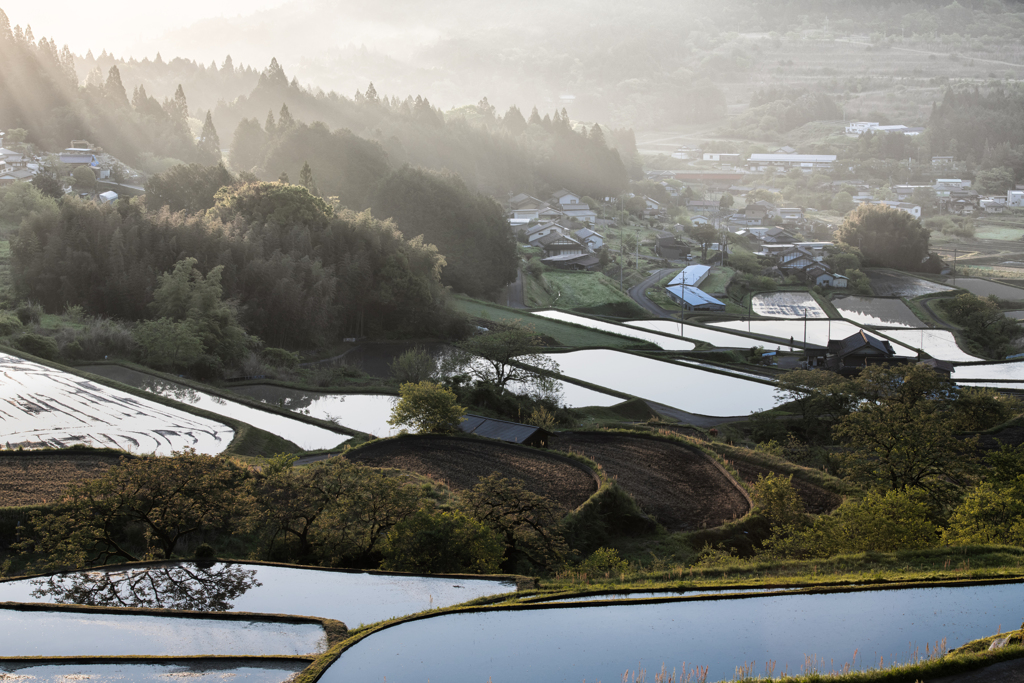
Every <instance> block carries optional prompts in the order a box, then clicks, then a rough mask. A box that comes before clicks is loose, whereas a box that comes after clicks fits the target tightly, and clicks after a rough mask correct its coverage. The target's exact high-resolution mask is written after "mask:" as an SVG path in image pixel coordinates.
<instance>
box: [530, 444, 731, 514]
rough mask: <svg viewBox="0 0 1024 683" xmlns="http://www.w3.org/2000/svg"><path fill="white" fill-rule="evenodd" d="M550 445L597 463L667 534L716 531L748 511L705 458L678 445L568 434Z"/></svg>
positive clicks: (716, 469)
mask: <svg viewBox="0 0 1024 683" xmlns="http://www.w3.org/2000/svg"><path fill="white" fill-rule="evenodd" d="M549 445H550V446H551V447H552V448H556V449H558V450H560V451H569V450H573V451H575V452H577V453H581V454H582V455H585V456H586V457H588V458H590V459H591V460H595V461H596V462H598V463H600V464H601V466H602V467H603V468H604V470H605V472H607V474H608V476H610V477H612V478H613V479H615V480H617V481H618V483H619V485H620V486H622V488H623V489H625V490H626V491H628V492H629V493H631V494H633V497H634V498H635V499H636V501H637V503H639V504H640V507H641V509H643V511H644V512H646V513H647V514H649V515H651V516H653V517H654V518H655V519H657V520H658V522H660V523H661V524H662V525H663V526H664V527H665V528H666V529H668V530H670V531H690V530H694V529H701V528H705V527H715V526H718V525H720V524H723V523H724V522H728V521H730V520H732V519H735V518H737V517H742V516H743V515H745V514H746V513H747V511H748V510H749V509H750V506H749V504H748V503H747V500H746V498H744V496H743V494H742V493H740V491H739V490H738V489H737V488H736V485H735V484H733V483H732V482H731V481H730V480H729V478H728V477H726V475H724V474H723V473H722V471H721V470H719V469H718V468H717V467H716V466H715V464H714V463H712V462H711V460H709V459H708V458H707V456H705V455H703V454H702V453H700V452H698V451H696V450H693V449H691V448H687V447H686V446H683V445H680V444H674V443H669V442H667V441H659V440H656V439H645V438H643V437H639V436H626V435H622V434H589V433H579V434H577V433H571V432H570V433H563V434H559V435H558V436H554V437H552V438H551V440H550V441H549Z"/></svg>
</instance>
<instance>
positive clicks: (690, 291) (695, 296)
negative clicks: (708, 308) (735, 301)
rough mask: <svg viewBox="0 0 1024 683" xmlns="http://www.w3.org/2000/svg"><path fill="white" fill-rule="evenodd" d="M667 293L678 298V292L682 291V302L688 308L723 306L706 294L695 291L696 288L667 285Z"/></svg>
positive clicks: (698, 290)
mask: <svg viewBox="0 0 1024 683" xmlns="http://www.w3.org/2000/svg"><path fill="white" fill-rule="evenodd" d="M665 289H667V290H668V291H670V292H672V293H673V294H675V295H676V296H677V297H678V296H679V290H680V289H682V290H683V294H682V296H683V301H685V302H686V303H687V304H688V305H690V306H704V305H707V304H713V305H716V306H725V304H723V303H722V302H721V301H719V300H718V299H716V298H715V297H713V296H711V295H710V294H708V293H707V292H705V291H703V290H700V289H697V288H696V287H682V286H681V285H669V286H668V287H666V288H665Z"/></svg>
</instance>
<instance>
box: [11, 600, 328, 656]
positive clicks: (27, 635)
mask: <svg viewBox="0 0 1024 683" xmlns="http://www.w3.org/2000/svg"><path fill="white" fill-rule="evenodd" d="M58 634H59V635H58ZM55 636H57V637H55ZM326 645H327V642H326V638H325V635H324V629H323V627H322V626H321V625H320V624H286V623H275V622H257V621H244V620H239V621H227V620H222V619H204V618H189V619H182V618H174V617H164V616H159V617H157V616H149V615H140V614H97V613H82V612H19V611H16V610H13V609H4V608H2V607H0V657H74V656H87V657H88V656H93V657H95V656H107V657H112V656H123V655H152V656H157V655H165V656H178V657H188V656H196V655H249V656H260V655H302V654H314V653H318V652H323V650H324V649H325V647H326Z"/></svg>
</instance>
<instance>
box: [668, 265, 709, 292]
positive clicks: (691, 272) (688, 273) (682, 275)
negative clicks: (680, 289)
mask: <svg viewBox="0 0 1024 683" xmlns="http://www.w3.org/2000/svg"><path fill="white" fill-rule="evenodd" d="M710 271H711V266H686V267H685V268H683V269H682V270H681V271H679V274H678V275H676V276H675V277H674V278H672V279H671V280H670V281H669V283H668V284H669V286H671V285H678V284H684V285H686V286H687V287H694V286H696V285H698V284H700V282H701V280H703V279H704V277H705V276H707V274H708V272H710Z"/></svg>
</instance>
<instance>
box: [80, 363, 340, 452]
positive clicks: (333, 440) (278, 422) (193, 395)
mask: <svg viewBox="0 0 1024 683" xmlns="http://www.w3.org/2000/svg"><path fill="white" fill-rule="evenodd" d="M78 369H79V370H81V371H83V372H91V373H93V374H94V375H99V376H100V377H106V378H107V379H113V380H116V381H118V382H121V383H122V384H127V385H128V386H132V387H135V388H137V389H142V390H144V391H148V392H150V393H153V394H156V395H158V396H163V397H165V398H170V399H173V400H175V401H181V402H182V403H188V404H189V405H193V406H195V407H196V408H202V409H203V410H208V411H210V412H211V413H216V414H217V415H223V416H224V417H230V418H234V419H236V420H241V421H242V422H247V423H248V424H251V425H252V426H254V427H259V428H260V429H263V430H265V431H268V432H270V433H271V434H276V435H277V436H280V437H281V438H283V439H287V440H289V441H291V442H292V443H294V444H296V445H298V446H299V447H300V448H302V449H303V450H310V451H312V450H319V449H323V448H334V447H335V446H337V445H338V444H341V443H344V442H345V441H348V440H349V439H351V438H352V437H351V436H348V435H347V434H339V433H337V432H332V431H331V430H329V429H324V428H323V427H318V426H316V425H312V424H307V423H305V422H300V421H299V420H293V419H292V418H290V417H286V416H284V415H277V414H275V413H270V412H267V411H265V410H259V409H258V408H251V407H249V406H246V405H242V404H241V403H236V402H235V401H229V400H227V399H224V398H221V397H220V396H214V395H213V394H208V393H206V392H204V391H197V390H195V389H193V388H192V387H189V386H186V385H184V384H178V383H177V382H170V381H168V380H165V379H161V378H159V377H156V376H154V375H148V374H146V373H144V372H137V371H136V370H132V369H130V368H125V367H122V366H120V365H87V366H82V367H80V368H78ZM197 450H198V449H197ZM222 450H223V449H222Z"/></svg>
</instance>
